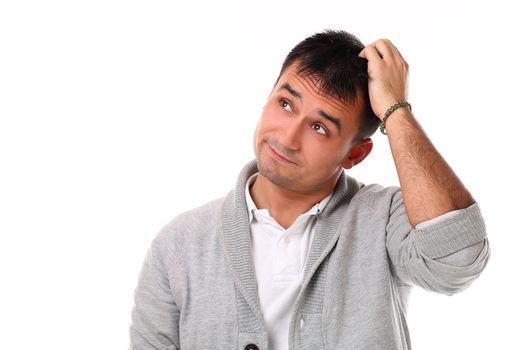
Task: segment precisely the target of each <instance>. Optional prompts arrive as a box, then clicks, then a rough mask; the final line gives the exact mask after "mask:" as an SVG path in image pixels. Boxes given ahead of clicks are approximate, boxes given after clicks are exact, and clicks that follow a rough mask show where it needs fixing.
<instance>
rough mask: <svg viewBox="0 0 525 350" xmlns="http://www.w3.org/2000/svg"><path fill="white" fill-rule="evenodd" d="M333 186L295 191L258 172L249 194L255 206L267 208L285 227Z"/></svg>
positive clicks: (327, 193) (318, 200)
mask: <svg viewBox="0 0 525 350" xmlns="http://www.w3.org/2000/svg"><path fill="white" fill-rule="evenodd" d="M334 186H335V184H334ZM334 186H332V187H331V188H327V189H322V190H319V191H315V192H308V193H306V192H297V191H292V190H289V189H286V188H283V187H280V186H277V185H275V184H273V183H272V182H270V181H269V180H268V179H267V178H266V177H264V176H263V175H261V174H258V175H257V177H256V179H255V182H254V183H253V185H252V186H251V187H250V195H251V197H252V199H253V202H254V203H255V205H256V206H257V208H260V209H268V211H269V212H270V215H271V216H272V217H273V218H274V219H275V221H277V222H278V223H279V225H281V226H282V227H283V228H285V229H287V228H288V227H290V226H292V224H293V223H294V222H295V220H296V219H297V217H299V215H301V214H303V213H305V212H307V211H308V210H310V209H311V208H312V207H313V206H314V205H315V204H316V203H319V202H320V201H322V200H323V199H324V198H326V197H327V196H328V195H329V194H330V193H331V192H332V191H333V187H334Z"/></svg>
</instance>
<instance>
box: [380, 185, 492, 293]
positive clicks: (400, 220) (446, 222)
mask: <svg viewBox="0 0 525 350" xmlns="http://www.w3.org/2000/svg"><path fill="white" fill-rule="evenodd" d="M387 250H388V255H389V258H390V261H391V266H392V270H393V275H394V277H395V278H396V280H397V282H398V283H400V284H403V285H418V286H420V287H422V288H424V289H427V290H431V291H435V292H439V293H443V294H447V295H451V294H454V293H457V292H460V291H462V290H464V289H465V288H467V287H468V286H469V285H470V284H471V283H472V282H473V281H474V280H475V279H476V278H477V277H478V276H479V275H480V274H481V272H482V271H483V269H484V268H485V266H486V264H487V262H488V259H489V255H490V249H489V244H488V240H487V238H486V229H485V223H484V220H483V218H482V216H481V212H480V208H479V205H478V204H477V203H475V204H473V205H471V206H470V207H468V208H466V209H463V210H461V211H460V212H457V213H455V214H454V215H451V216H448V217H444V219H441V220H437V221H435V222H433V223H431V224H429V225H423V227H422V228H420V229H415V228H413V227H412V226H411V225H410V223H409V221H408V216H407V214H406V210H405V206H404V204H403V199H402V196H401V192H397V193H395V194H394V196H393V198H392V205H391V208H390V218H389V221H388V224H387Z"/></svg>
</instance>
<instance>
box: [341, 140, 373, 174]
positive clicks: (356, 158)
mask: <svg viewBox="0 0 525 350" xmlns="http://www.w3.org/2000/svg"><path fill="white" fill-rule="evenodd" d="M373 145H374V143H373V142H372V139H371V138H366V139H364V140H362V141H360V142H359V143H358V144H356V145H354V146H353V147H352V149H350V152H348V155H347V156H346V158H345V160H344V161H343V168H345V169H350V168H352V167H353V166H355V165H357V164H359V163H361V162H362V161H363V159H365V158H366V156H368V155H369V154H370V152H372V147H373Z"/></svg>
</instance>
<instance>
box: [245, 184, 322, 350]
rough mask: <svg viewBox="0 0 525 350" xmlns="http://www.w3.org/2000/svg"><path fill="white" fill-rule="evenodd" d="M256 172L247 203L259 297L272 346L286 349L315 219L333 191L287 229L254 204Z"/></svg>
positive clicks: (276, 349)
mask: <svg viewBox="0 0 525 350" xmlns="http://www.w3.org/2000/svg"><path fill="white" fill-rule="evenodd" d="M256 176H257V174H254V175H252V176H251V177H250V178H249V179H248V181H247V182H246V204H247V206H248V215H249V217H248V219H249V222H250V232H251V238H252V247H253V263H254V267H255V276H256V278H257V286H258V291H259V300H260V303H261V311H262V315H263V318H264V324H265V327H266V330H267V331H268V342H269V347H268V348H269V350H287V349H288V328H289V323H290V315H291V313H292V308H293V305H294V303H295V300H296V299H297V296H298V294H299V290H300V289H301V283H302V281H303V272H304V267H305V265H306V257H307V256H308V251H309V249H310V245H311V242H312V240H313V237H314V235H315V221H316V220H315V219H316V217H317V215H318V214H319V213H320V212H321V211H322V210H323V209H324V207H325V206H326V204H327V203H328V201H329V200H330V197H331V196H332V195H331V194H330V195H329V196H328V197H326V198H325V199H323V200H322V201H321V202H319V203H317V204H315V205H314V206H313V207H312V209H310V210H309V211H307V212H306V213H304V214H301V215H299V217H298V218H297V219H296V220H295V222H294V223H293V224H292V226H290V227H289V228H288V229H286V230H285V229H284V228H283V227H282V226H281V225H279V223H277V221H275V219H274V218H272V217H271V216H270V213H269V212H268V209H257V207H256V206H255V203H254V202H253V200H252V197H251V195H250V186H251V184H252V183H253V182H254V181H255V177H256Z"/></svg>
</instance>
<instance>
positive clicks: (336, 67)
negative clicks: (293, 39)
mask: <svg viewBox="0 0 525 350" xmlns="http://www.w3.org/2000/svg"><path fill="white" fill-rule="evenodd" d="M364 48H365V46H364V45H363V43H361V41H360V40H359V39H358V38H357V37H355V36H354V35H352V34H350V33H347V32H345V31H342V30H341V31H334V30H327V31H324V32H322V33H317V34H314V35H312V36H310V37H308V38H306V39H304V40H303V41H301V42H300V43H299V44H297V45H296V46H295V47H294V48H293V49H292V50H291V51H290V53H289V54H288V56H286V59H285V60H284V62H283V65H282V67H281V72H280V73H279V77H278V78H277V81H279V78H280V77H281V76H282V75H283V73H284V72H285V71H286V70H287V69H288V68H289V67H290V66H291V65H292V64H297V66H298V71H299V74H300V75H301V76H302V77H304V78H309V77H311V78H313V79H315V80H316V81H318V84H319V88H320V90H321V92H322V93H323V94H326V95H332V96H334V97H336V98H337V99H339V100H341V101H343V102H345V103H350V104H352V103H355V102H356V99H358V98H359V99H362V102H364V103H363V108H362V110H361V111H360V114H359V132H358V134H357V135H356V138H358V139H365V138H367V137H370V136H372V135H373V134H374V133H375V131H376V130H377V128H378V127H379V119H378V118H377V117H376V116H375V114H374V112H373V111H372V107H371V106H370V99H369V97H368V70H367V61H366V59H364V58H361V57H359V56H358V55H359V53H360V52H361V50H363V49H364Z"/></svg>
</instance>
